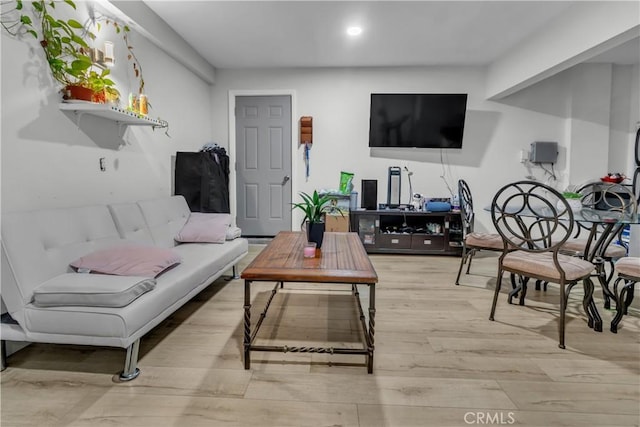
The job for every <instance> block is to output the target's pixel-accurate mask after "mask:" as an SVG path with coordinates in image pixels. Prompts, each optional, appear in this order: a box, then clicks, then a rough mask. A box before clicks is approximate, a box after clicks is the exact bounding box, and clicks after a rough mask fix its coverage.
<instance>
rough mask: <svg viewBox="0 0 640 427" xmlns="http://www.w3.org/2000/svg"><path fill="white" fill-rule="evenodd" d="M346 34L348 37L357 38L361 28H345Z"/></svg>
mask: <svg viewBox="0 0 640 427" xmlns="http://www.w3.org/2000/svg"><path fill="white" fill-rule="evenodd" d="M347 34H349V35H350V36H359V35H360V34H362V28H361V27H355V26H354V27H349V28H347Z"/></svg>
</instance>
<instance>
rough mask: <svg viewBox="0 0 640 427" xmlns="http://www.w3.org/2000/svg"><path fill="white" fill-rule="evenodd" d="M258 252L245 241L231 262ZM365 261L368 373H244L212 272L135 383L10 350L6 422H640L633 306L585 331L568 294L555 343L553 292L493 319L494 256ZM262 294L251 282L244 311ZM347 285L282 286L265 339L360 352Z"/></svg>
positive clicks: (299, 367) (238, 322)
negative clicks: (368, 265) (464, 261)
mask: <svg viewBox="0 0 640 427" xmlns="http://www.w3.org/2000/svg"><path fill="white" fill-rule="evenodd" d="M262 247H263V246H259V245H252V246H251V252H250V255H249V256H248V257H247V258H245V260H243V262H242V264H241V265H240V269H242V268H243V267H244V266H246V265H247V263H248V262H249V260H250V259H251V258H252V257H253V256H255V254H256V253H257V252H258V251H259V250H261V249H262ZM371 259H372V261H373V263H374V266H375V267H376V270H377V272H378V275H379V278H380V282H379V285H378V287H377V288H376V293H377V317H376V330H375V336H376V352H375V364H374V374H373V375H368V374H367V372H366V368H365V367H364V359H363V357H362V356H345V355H319V354H315V355H311V354H291V353H287V354H283V353H255V355H254V357H253V360H252V366H251V368H252V369H251V370H249V371H245V370H244V369H243V364H242V360H241V359H242V356H241V355H242V353H241V347H242V318H243V311H242V298H243V285H242V282H241V281H240V280H234V281H232V282H225V281H224V280H219V281H217V282H216V283H214V284H213V285H212V286H210V287H209V288H208V289H207V290H205V291H204V292H203V293H202V294H200V295H199V296H198V297H197V298H196V299H194V300H193V301H191V302H190V303H188V304H187V305H186V306H184V307H183V308H182V309H181V310H179V311H178V312H176V313H175V315H173V316H172V317H170V318H169V319H167V321H165V322H164V323H162V324H161V325H160V326H158V327H157V328H156V329H154V330H153V331H152V332H151V333H150V334H149V335H148V336H147V337H145V338H143V339H142V345H141V355H140V362H139V367H140V369H141V370H142V374H141V375H140V377H139V378H138V379H136V380H134V381H131V382H128V383H121V384H118V383H115V382H114V381H113V378H114V375H115V374H116V373H117V372H119V371H120V370H121V369H122V367H123V363H124V350H122V349H110V348H92V347H80V346H62V345H40V344H39V345H31V346H29V347H27V348H26V349H24V350H21V351H19V352H18V353H16V354H14V355H12V356H10V357H9V360H8V362H9V367H8V368H7V369H6V370H5V371H4V372H3V373H2V374H1V383H2V386H1V403H2V407H1V414H2V415H1V419H0V421H1V425H2V427H8V426H21V425H27V426H36V425H37V426H45V425H46V426H67V425H68V426H96V425H98V426H99V425H105V426H106V425H108V426H118V425H126V426H180V427H189V426H338V425H342V426H363V427H374V426H401V427H403V426H466V425H488V424H492V425H500V424H502V425H526V426H633V425H635V426H638V425H639V423H640V403H639V402H640V334H639V333H638V331H639V330H640V315H639V313H638V310H637V309H636V308H634V309H632V310H631V313H630V315H629V316H625V317H624V318H623V321H622V323H621V326H620V329H619V332H618V334H612V333H611V332H609V330H608V322H609V321H610V319H611V312H609V311H605V310H604V309H601V310H600V311H601V315H602V317H603V319H604V321H605V322H606V324H605V328H604V329H605V331H604V332H602V333H596V332H593V331H592V330H591V329H589V328H588V327H587V325H586V322H585V319H586V317H585V315H584V313H583V311H582V306H581V302H580V294H579V293H580V291H581V289H578V288H576V289H575V290H574V292H575V294H573V295H572V297H571V299H570V304H569V310H568V313H569V314H568V322H567V349H566V350H561V349H559V348H558V345H557V344H558V343H557V319H558V312H557V308H556V307H557V299H558V292H557V288H555V287H553V286H550V289H549V290H548V291H547V292H546V294H545V293H543V292H537V291H535V290H531V291H530V292H529V295H528V301H527V306H525V307H521V306H518V305H511V306H510V305H508V304H507V303H506V294H505V295H504V296H503V297H501V298H500V301H499V305H498V309H497V312H496V321H495V322H491V321H489V320H488V316H489V309H490V306H491V298H492V294H493V289H494V283H495V280H494V279H493V278H492V276H493V275H494V274H495V265H496V264H495V262H496V259H495V258H494V257H493V255H487V256H485V257H481V258H479V259H476V260H474V264H473V266H472V275H468V276H463V278H462V283H463V284H462V285H461V286H455V285H454V284H453V283H454V279H455V273H456V269H457V266H458V263H459V258H455V257H425V256H386V255H385V256H381V255H372V256H371ZM474 273H475V274H474ZM271 287H272V284H261V285H258V286H254V291H253V293H252V297H253V299H254V301H255V302H256V304H255V305H254V310H253V316H252V317H253V319H257V317H258V314H259V312H260V310H261V309H262V303H263V302H264V301H266V298H267V296H268V293H269V290H270V289H271ZM347 289H348V288H347V287H346V286H345V287H341V286H333V287H331V290H324V292H322V291H323V289H322V288H318V287H317V286H316V287H315V289H314V290H309V289H308V288H306V287H304V286H303V285H296V284H291V285H287V286H286V287H285V290H284V292H282V293H279V294H278V295H277V296H276V299H274V302H273V304H272V307H271V309H270V312H269V315H268V316H267V318H266V319H265V323H264V325H263V328H262V330H261V333H260V335H259V336H260V337H261V342H274V343H275V342H277V343H287V344H294V345H295V344H298V345H304V344H306V345H313V346H321V345H324V344H325V343H338V344H334V345H336V346H338V345H351V344H353V345H356V342H357V341H358V339H359V335H358V327H359V325H358V319H357V316H356V309H355V306H354V305H353V301H352V299H351V298H350V294H349V293H348V292H345V291H346V290H347ZM343 290H345V291H343ZM319 292H320V293H319ZM598 296H600V295H598ZM284 303H286V305H283V304H284ZM598 306H599V307H600V308H601V307H602V304H601V301H600V300H599V301H598ZM280 308H282V310H278V309H280Z"/></svg>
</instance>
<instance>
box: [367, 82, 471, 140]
mask: <svg viewBox="0 0 640 427" xmlns="http://www.w3.org/2000/svg"><path fill="white" fill-rule="evenodd" d="M466 112H467V94H466V93H422V94H421V93H372V94H371V110H370V118H369V147H375V148H378V147H418V148H458V149H459V148H462V136H463V134H464V120H465V116H466Z"/></svg>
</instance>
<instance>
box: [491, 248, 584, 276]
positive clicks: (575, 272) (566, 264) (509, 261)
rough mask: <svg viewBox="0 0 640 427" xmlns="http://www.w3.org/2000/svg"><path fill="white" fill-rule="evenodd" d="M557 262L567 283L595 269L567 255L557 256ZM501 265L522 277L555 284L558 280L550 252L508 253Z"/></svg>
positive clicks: (558, 274)
mask: <svg viewBox="0 0 640 427" xmlns="http://www.w3.org/2000/svg"><path fill="white" fill-rule="evenodd" d="M558 262H559V263H560V265H561V266H562V269H563V270H564V272H565V278H566V279H567V280H569V281H571V280H578V279H582V278H584V277H586V276H588V275H589V274H590V273H591V272H592V271H593V270H594V269H595V266H594V265H593V264H592V263H590V262H588V261H584V260H583V259H581V258H577V257H572V256H568V255H562V254H558ZM502 265H503V267H505V269H507V271H514V272H516V273H521V274H522V275H523V276H529V277H542V278H549V279H552V280H554V281H555V282H556V283H558V281H559V280H560V272H559V271H558V269H557V268H556V266H555V264H554V262H553V254H552V253H551V252H527V251H514V252H509V253H508V254H507V255H505V257H504V259H503V261H502Z"/></svg>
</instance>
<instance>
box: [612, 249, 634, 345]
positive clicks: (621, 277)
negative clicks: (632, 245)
mask: <svg viewBox="0 0 640 427" xmlns="http://www.w3.org/2000/svg"><path fill="white" fill-rule="evenodd" d="M615 271H616V272H617V273H618V277H617V279H616V281H615V282H613V292H614V295H615V298H616V315H615V316H614V317H613V320H611V332H613V333H614V334H615V333H617V332H618V324H619V323H620V320H622V316H623V315H625V314H627V312H628V308H629V305H631V301H632V300H633V287H634V285H635V284H636V283H638V282H640V258H636V257H625V258H621V259H619V260H618V261H617V262H616V263H615ZM619 285H621V286H620V287H619ZM618 287H619V289H618Z"/></svg>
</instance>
